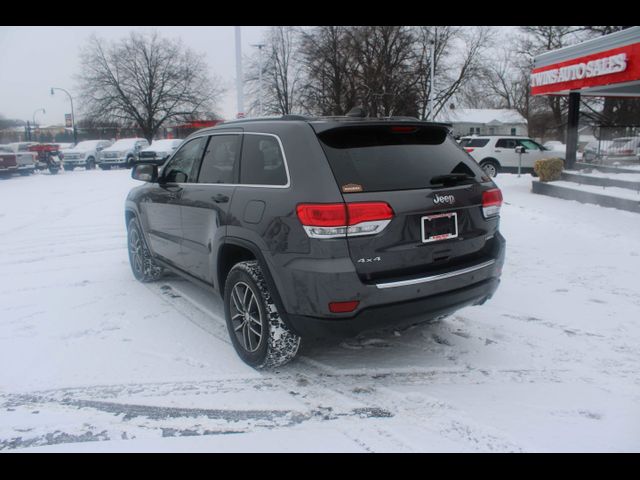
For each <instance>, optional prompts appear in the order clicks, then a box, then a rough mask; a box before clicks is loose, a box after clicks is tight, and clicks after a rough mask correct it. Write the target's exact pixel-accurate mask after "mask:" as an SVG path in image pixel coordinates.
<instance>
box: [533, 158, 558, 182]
mask: <svg viewBox="0 0 640 480" xmlns="http://www.w3.org/2000/svg"><path fill="white" fill-rule="evenodd" d="M533 169H534V170H535V172H536V173H537V174H538V176H539V177H540V181H541V182H553V181H554V180H560V174H561V173H562V170H563V169H564V160H562V159H561V158H543V159H542V160H536V163H534V164H533Z"/></svg>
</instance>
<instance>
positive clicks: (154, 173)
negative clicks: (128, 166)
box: [131, 165, 158, 183]
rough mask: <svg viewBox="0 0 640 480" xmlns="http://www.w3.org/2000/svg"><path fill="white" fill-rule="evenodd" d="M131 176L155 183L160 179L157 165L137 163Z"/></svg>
mask: <svg viewBox="0 0 640 480" xmlns="http://www.w3.org/2000/svg"><path fill="white" fill-rule="evenodd" d="M131 178H133V179H134V180H140V181H142V182H149V183H155V182H157V181H158V167H157V166H156V165H136V166H135V167H133V170H132V171H131Z"/></svg>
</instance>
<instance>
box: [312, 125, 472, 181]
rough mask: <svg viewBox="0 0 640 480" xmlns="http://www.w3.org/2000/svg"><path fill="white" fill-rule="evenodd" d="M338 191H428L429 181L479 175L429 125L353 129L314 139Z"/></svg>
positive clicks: (466, 157) (457, 148)
mask: <svg viewBox="0 0 640 480" xmlns="http://www.w3.org/2000/svg"><path fill="white" fill-rule="evenodd" d="M318 138H319V139H320V143H321V145H322V148H323V149H324V151H325V154H326V156H327V159H328V160H329V164H330V166H331V169H332V170H333V174H334V176H335V177H336V180H337V181H338V184H339V187H340V189H341V191H343V192H345V193H347V192H379V191H390V190H412V189H422V188H433V185H432V184H431V179H432V178H434V177H438V176H441V175H448V174H456V173H457V174H466V175H468V176H469V180H470V181H480V179H481V178H482V176H483V173H482V170H481V169H480V168H479V167H478V165H477V163H475V161H474V160H473V159H472V158H471V157H470V156H469V155H468V154H467V153H466V152H465V151H464V149H463V148H462V147H461V146H460V145H458V144H457V143H456V142H455V141H454V140H453V139H452V138H451V137H450V136H449V135H448V134H447V132H446V130H445V129H443V128H440V127H432V126H418V127H415V126H413V127H412V126H404V125H403V126H397V125H396V126H394V125H383V126H377V125H376V126H354V127H340V128H335V129H331V130H327V131H325V132H321V133H319V134H318Z"/></svg>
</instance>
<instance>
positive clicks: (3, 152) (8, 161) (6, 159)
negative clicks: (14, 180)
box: [0, 145, 18, 177]
mask: <svg viewBox="0 0 640 480" xmlns="http://www.w3.org/2000/svg"><path fill="white" fill-rule="evenodd" d="M17 171H18V162H17V159H16V153H15V152H14V151H13V150H12V149H11V148H9V147H8V146H7V145H2V146H0V176H2V177H6V176H9V175H11V174H12V173H13V172H17Z"/></svg>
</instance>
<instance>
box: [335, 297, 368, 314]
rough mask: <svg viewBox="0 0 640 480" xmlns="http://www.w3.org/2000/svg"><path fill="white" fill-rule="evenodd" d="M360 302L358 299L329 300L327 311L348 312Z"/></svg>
mask: <svg viewBox="0 0 640 480" xmlns="http://www.w3.org/2000/svg"><path fill="white" fill-rule="evenodd" d="M359 304H360V302H359V301H358V300H353V301H349V302H331V303H329V311H330V312H331V313H349V312H353V311H354V310H355V309H356V308H358V305H359Z"/></svg>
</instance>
